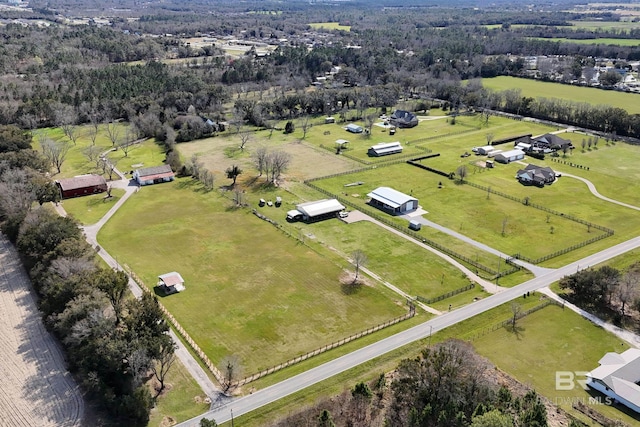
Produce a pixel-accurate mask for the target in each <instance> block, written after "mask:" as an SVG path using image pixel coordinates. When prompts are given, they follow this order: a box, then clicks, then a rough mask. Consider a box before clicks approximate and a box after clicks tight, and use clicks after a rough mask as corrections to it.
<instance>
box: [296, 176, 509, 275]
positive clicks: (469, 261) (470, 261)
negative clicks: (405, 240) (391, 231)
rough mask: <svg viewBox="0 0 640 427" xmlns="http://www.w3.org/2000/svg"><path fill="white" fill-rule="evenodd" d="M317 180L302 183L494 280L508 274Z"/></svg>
mask: <svg viewBox="0 0 640 427" xmlns="http://www.w3.org/2000/svg"><path fill="white" fill-rule="evenodd" d="M319 179H324V178H314V179H312V180H306V181H304V183H305V184H306V185H308V186H309V187H311V188H313V189H314V190H316V191H318V192H320V193H323V194H326V195H327V196H329V197H333V198H335V199H337V200H338V201H340V203H342V204H344V205H346V206H350V207H351V208H353V209H357V210H359V211H361V212H363V213H365V214H367V215H369V216H370V217H372V218H373V219H375V220H377V221H380V222H381V223H383V224H385V225H388V226H389V227H393V228H395V229H396V230H398V231H400V232H402V233H405V234H407V235H409V236H411V237H413V238H414V239H416V240H418V241H420V242H422V243H424V244H426V245H429V246H431V247H433V248H435V249H438V250H439V251H441V252H444V253H445V254H447V255H450V256H452V257H454V258H457V259H459V260H461V261H463V262H465V263H467V264H469V265H472V266H473V267H475V268H477V269H479V270H482V271H484V272H487V273H489V274H490V275H492V276H493V277H494V278H495V277H502V276H504V275H506V274H510V273H507V271H508V270H507V271H505V272H499V271H497V270H494V269H492V268H490V267H487V266H486V265H484V264H481V263H479V262H477V261H475V260H473V259H471V258H469V257H466V256H464V255H462V254H459V253H457V252H455V251H454V250H452V249H449V248H447V247H446V246H444V245H441V244H440V243H436V242H434V241H433V240H429V239H427V238H425V237H423V236H421V235H420V234H418V233H416V232H414V231H411V230H408V229H407V228H406V227H402V226H400V225H398V224H396V223H395V222H393V221H390V220H389V219H387V218H384V217H383V216H381V215H379V214H377V213H375V212H373V211H371V210H369V209H366V208H363V207H362V206H358V205H356V204H355V203H353V202H351V201H349V200H347V199H345V198H344V197H342V196H339V195H336V194H333V193H331V192H330V191H328V190H325V189H324V188H321V187H318V186H317V185H315V184H313V182H312V181H317V180H319ZM514 268H515V267H514ZM518 269H520V267H519V266H518ZM516 271H517V270H516ZM511 272H513V269H512V271H511Z"/></svg>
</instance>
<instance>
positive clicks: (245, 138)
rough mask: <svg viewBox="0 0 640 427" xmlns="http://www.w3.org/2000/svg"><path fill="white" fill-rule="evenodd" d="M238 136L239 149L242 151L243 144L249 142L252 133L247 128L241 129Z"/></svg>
mask: <svg viewBox="0 0 640 427" xmlns="http://www.w3.org/2000/svg"><path fill="white" fill-rule="evenodd" d="M239 136H240V151H244V149H245V146H246V145H247V144H248V143H249V142H251V139H252V134H251V132H250V131H249V130H248V129H245V130H243V131H242V132H240V133H239Z"/></svg>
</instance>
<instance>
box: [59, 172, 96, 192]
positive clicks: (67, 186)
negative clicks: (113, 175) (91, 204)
mask: <svg viewBox="0 0 640 427" xmlns="http://www.w3.org/2000/svg"><path fill="white" fill-rule="evenodd" d="M56 182H57V183H58V185H59V186H60V188H61V189H62V190H64V191H68V190H76V189H78V188H86V187H93V186H99V185H104V186H106V185H107V181H106V180H105V179H104V178H103V177H102V176H101V175H93V174H90V175H79V176H74V177H73V178H62V179H58V180H56Z"/></svg>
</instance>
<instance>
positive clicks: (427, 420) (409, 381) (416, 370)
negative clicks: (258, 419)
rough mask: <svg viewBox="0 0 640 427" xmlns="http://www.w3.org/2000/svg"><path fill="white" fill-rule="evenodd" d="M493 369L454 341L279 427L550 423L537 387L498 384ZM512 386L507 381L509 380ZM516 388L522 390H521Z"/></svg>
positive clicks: (462, 426) (489, 426) (530, 426)
mask: <svg viewBox="0 0 640 427" xmlns="http://www.w3.org/2000/svg"><path fill="white" fill-rule="evenodd" d="M493 375H495V374H494V369H493V367H492V366H491V365H490V364H489V363H488V362H487V361H486V360H485V359H483V358H482V357H480V356H479V355H478V354H476V353H475V352H474V351H473V348H472V347H471V345H470V344H468V343H464V342H462V341H458V340H449V341H445V342H443V343H439V344H437V345H434V346H433V347H429V348H426V349H424V350H423V351H422V352H421V354H420V355H419V356H418V357H416V358H414V359H406V360H403V361H402V362H401V363H400V365H399V366H398V367H397V368H396V370H395V371H394V372H393V373H392V374H389V375H385V374H380V376H379V377H377V378H376V379H374V380H373V381H371V382H369V383H365V382H359V383H357V384H355V385H354V386H353V388H351V390H349V391H348V392H345V393H343V394H342V395H340V396H334V397H332V398H331V399H330V400H327V401H322V402H319V403H318V404H317V406H315V407H314V408H311V409H308V410H305V411H302V412H300V413H299V414H295V415H293V416H290V417H289V418H287V419H284V420H281V421H280V422H278V423H277V424H274V426H277V427H288V426H299V425H314V426H318V427H333V426H335V425H354V426H364V425H385V426H390V427H393V426H411V427H419V426H425V427H436V426H443V427H452V426H456V427H465V426H471V427H513V426H527V427H546V426H547V425H548V424H547V410H546V406H545V404H544V402H543V401H542V399H541V398H540V397H538V395H537V393H536V392H535V391H533V390H528V391H526V392H523V391H521V390H522V389H518V388H514V391H513V392H512V391H511V389H510V388H508V387H507V386H505V385H503V386H501V387H497V386H496V384H498V383H504V382H505V381H504V378H502V379H501V380H497V379H496V378H493ZM507 384H508V382H507ZM516 390H517V391H516Z"/></svg>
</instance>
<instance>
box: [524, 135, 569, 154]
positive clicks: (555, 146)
mask: <svg viewBox="0 0 640 427" xmlns="http://www.w3.org/2000/svg"><path fill="white" fill-rule="evenodd" d="M532 142H533V146H534V147H538V148H542V149H545V148H548V149H551V150H554V151H558V150H563V149H564V148H565V147H567V148H568V149H573V148H574V146H573V144H572V143H571V141H569V140H568V139H564V138H560V137H559V136H558V135H554V134H552V133H547V134H544V135H542V136H538V137H536V138H533V139H532Z"/></svg>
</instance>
